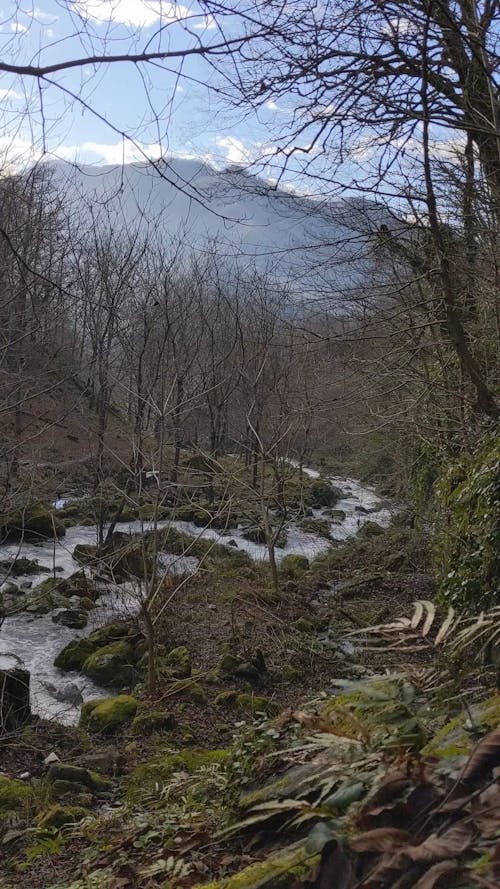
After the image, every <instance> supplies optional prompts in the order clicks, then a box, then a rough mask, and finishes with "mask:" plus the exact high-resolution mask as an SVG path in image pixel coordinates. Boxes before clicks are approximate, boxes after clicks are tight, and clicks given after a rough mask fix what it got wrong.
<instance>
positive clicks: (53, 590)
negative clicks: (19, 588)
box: [26, 577, 70, 615]
mask: <svg viewBox="0 0 500 889" xmlns="http://www.w3.org/2000/svg"><path fill="white" fill-rule="evenodd" d="M69 605H70V601H69V598H68V597H67V596H65V595H64V594H63V593H61V592H60V590H59V581H58V580H57V578H54V577H47V578H46V579H45V580H43V581H42V583H39V584H38V586H36V587H34V588H33V589H32V590H30V592H29V595H28V596H27V597H26V611H28V612H29V613H30V614H38V615H40V614H48V613H49V611H52V610H53V609H54V608H68V606H69Z"/></svg>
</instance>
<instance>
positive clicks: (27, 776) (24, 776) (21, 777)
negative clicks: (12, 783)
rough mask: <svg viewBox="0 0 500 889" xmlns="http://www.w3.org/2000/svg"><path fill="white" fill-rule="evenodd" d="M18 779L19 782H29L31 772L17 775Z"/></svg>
mask: <svg viewBox="0 0 500 889" xmlns="http://www.w3.org/2000/svg"><path fill="white" fill-rule="evenodd" d="M18 778H19V780H20V781H29V780H30V778H31V772H21V773H20V775H18Z"/></svg>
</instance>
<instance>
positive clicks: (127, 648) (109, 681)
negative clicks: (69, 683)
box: [82, 639, 135, 686]
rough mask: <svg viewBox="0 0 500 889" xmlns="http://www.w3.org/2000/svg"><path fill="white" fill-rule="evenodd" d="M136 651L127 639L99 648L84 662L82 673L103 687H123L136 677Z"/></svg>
mask: <svg viewBox="0 0 500 889" xmlns="http://www.w3.org/2000/svg"><path fill="white" fill-rule="evenodd" d="M134 662H135V657H134V649H133V646H132V645H131V644H130V642H128V641H127V640H125V639H120V640H118V641H117V642H110V643H109V645H104V646H103V647H102V648H98V650H97V651H95V652H94V653H93V654H91V655H89V657H88V658H86V660H85V661H84V662H83V666H82V673H85V675H86V676H89V677H90V678H91V679H93V680H94V681H95V682H98V683H99V684H101V685H111V686H115V685H117V686H121V685H126V684H127V683H130V682H131V681H132V679H133V677H134V674H135V669H134Z"/></svg>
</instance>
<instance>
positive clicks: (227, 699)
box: [215, 691, 238, 707]
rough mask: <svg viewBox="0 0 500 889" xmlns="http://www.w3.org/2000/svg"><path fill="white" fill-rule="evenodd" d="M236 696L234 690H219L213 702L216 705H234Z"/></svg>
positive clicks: (236, 693)
mask: <svg viewBox="0 0 500 889" xmlns="http://www.w3.org/2000/svg"><path fill="white" fill-rule="evenodd" d="M237 697H238V692H236V691H221V692H220V694H218V695H217V697H216V698H215V704H216V706H217V707H234V706H235V705H236V699H237Z"/></svg>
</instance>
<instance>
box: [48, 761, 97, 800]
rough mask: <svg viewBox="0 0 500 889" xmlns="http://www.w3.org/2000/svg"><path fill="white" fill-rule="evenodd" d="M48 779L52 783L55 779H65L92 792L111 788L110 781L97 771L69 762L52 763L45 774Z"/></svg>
mask: <svg viewBox="0 0 500 889" xmlns="http://www.w3.org/2000/svg"><path fill="white" fill-rule="evenodd" d="M47 778H48V780H49V781H50V782H51V783H53V782H55V781H65V782H67V783H68V784H72V785H75V784H78V785H82V786H83V787H86V788H88V789H89V790H91V791H92V792H93V793H102V792H106V791H108V790H110V789H111V787H112V783H111V781H109V780H108V779H107V778H103V777H102V775H99V774H98V773H97V772H93V771H91V769H84V768H83V767H82V766H74V765H70V764H69V763H64V762H56V763H53V764H52V765H51V766H50V768H49V771H48V774H47Z"/></svg>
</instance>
